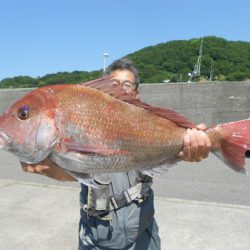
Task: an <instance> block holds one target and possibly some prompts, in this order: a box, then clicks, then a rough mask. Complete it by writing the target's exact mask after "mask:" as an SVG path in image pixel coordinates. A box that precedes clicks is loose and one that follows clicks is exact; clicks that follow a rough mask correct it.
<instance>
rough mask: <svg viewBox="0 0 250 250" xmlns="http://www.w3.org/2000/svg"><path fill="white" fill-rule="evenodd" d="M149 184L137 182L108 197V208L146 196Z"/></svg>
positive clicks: (113, 208) (112, 208)
mask: <svg viewBox="0 0 250 250" xmlns="http://www.w3.org/2000/svg"><path fill="white" fill-rule="evenodd" d="M149 189H150V188H149V186H148V185H147V184H145V183H141V182H140V183H138V184H136V185H135V186H133V187H130V188H128V189H127V190H125V191H124V192H122V193H121V194H120V195H114V196H112V197H110V210H115V209H118V208H120V207H122V206H124V205H126V204H129V203H131V202H132V201H134V200H139V201H140V200H142V198H145V197H146V196H147V193H148V190H149Z"/></svg>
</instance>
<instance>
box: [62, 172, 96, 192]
mask: <svg viewBox="0 0 250 250" xmlns="http://www.w3.org/2000/svg"><path fill="white" fill-rule="evenodd" d="M67 172H68V173H69V174H70V175H72V176H73V177H74V178H75V179H76V180H77V181H79V182H80V183H82V184H84V185H86V186H88V187H93V188H97V185H96V183H95V181H94V179H93V177H92V176H91V175H90V174H84V173H79V172H75V171H69V170H67Z"/></svg>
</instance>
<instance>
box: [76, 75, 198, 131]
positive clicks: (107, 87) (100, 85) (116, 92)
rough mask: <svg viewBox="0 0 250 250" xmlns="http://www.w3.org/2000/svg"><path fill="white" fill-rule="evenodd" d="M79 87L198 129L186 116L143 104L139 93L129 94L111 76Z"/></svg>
mask: <svg viewBox="0 0 250 250" xmlns="http://www.w3.org/2000/svg"><path fill="white" fill-rule="evenodd" d="M79 85H81V86H85V87H90V88H94V89H97V90H100V91H102V92H104V93H107V94H109V95H111V96H113V97H115V98H117V99H119V100H122V101H124V102H127V103H130V104H132V105H135V106H137V107H140V108H143V109H145V110H147V111H149V112H151V113H154V114H155V115H157V116H160V117H163V118H165V119H168V120H170V121H173V122H175V123H176V124H177V125H179V126H180V127H184V128H195V127H196V126H195V124H194V123H193V122H191V121H190V120H188V119H187V118H185V117H184V116H182V115H181V114H179V113H177V112H175V111H173V110H170V109H166V108H159V107H154V106H151V105H149V104H146V103H144V102H142V101H141V100H140V99H139V98H137V97H136V94H137V93H138V91H137V92H136V93H135V94H134V95H133V94H130V93H127V92H126V90H125V89H123V88H122V87H121V86H120V85H117V84H116V83H115V82H114V81H112V79H111V76H107V77H103V78H98V79H96V80H93V81H89V82H85V83H80V84H79Z"/></svg>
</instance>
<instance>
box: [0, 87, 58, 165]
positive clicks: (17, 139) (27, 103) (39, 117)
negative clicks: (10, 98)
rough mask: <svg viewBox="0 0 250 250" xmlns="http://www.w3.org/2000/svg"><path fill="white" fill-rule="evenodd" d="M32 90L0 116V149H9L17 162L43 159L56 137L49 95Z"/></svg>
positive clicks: (48, 152)
mask: <svg viewBox="0 0 250 250" xmlns="http://www.w3.org/2000/svg"><path fill="white" fill-rule="evenodd" d="M45 94H46V92H45V91H40V90H39V89H38V90H35V91H32V92H30V93H28V94H27V95H26V96H24V97H23V98H21V99H20V100H18V101H17V102H16V103H14V104H13V105H12V106H11V107H10V108H9V109H8V110H7V111H6V112H5V113H4V114H3V115H1V116H0V149H3V150H5V151H9V152H12V153H13V154H15V155H16V156H17V157H18V158H19V160H20V161H21V162H25V163H30V164H32V163H37V162H40V161H41V160H43V159H45V158H46V157H47V156H48V155H49V154H50V152H51V151H52V149H53V147H54V146H55V144H56V142H57V139H58V132H57V128H56V123H55V117H54V114H55V111H54V110H55V109H54V108H53V98H51V95H47V96H46V95H45Z"/></svg>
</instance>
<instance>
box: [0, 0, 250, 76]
mask: <svg viewBox="0 0 250 250" xmlns="http://www.w3.org/2000/svg"><path fill="white" fill-rule="evenodd" d="M249 10H250V1H249V0H152V1H151V0H144V1H143V0H123V1H122V0H106V1H104V0H42V1H41V0H1V1H0V34H1V37H0V80H1V79H3V78H6V77H13V76H19V75H29V76H33V77H38V76H43V75H45V74H48V73H56V72H58V71H69V72H71V71H74V70H86V71H92V70H97V69H101V68H102V67H103V52H108V53H109V54H110V57H109V59H108V63H111V62H112V61H114V60H115V59H118V58H120V57H122V56H125V55H127V54H129V53H132V52H134V51H137V50H139V49H141V48H143V47H146V46H150V45H155V44H158V43H162V42H167V41H171V40H183V39H184V40H186V39H191V38H198V37H202V36H209V35H215V36H218V37H223V38H225V39H227V40H241V41H248V42H250V32H249V30H250V28H249V27H250V15H249Z"/></svg>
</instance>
